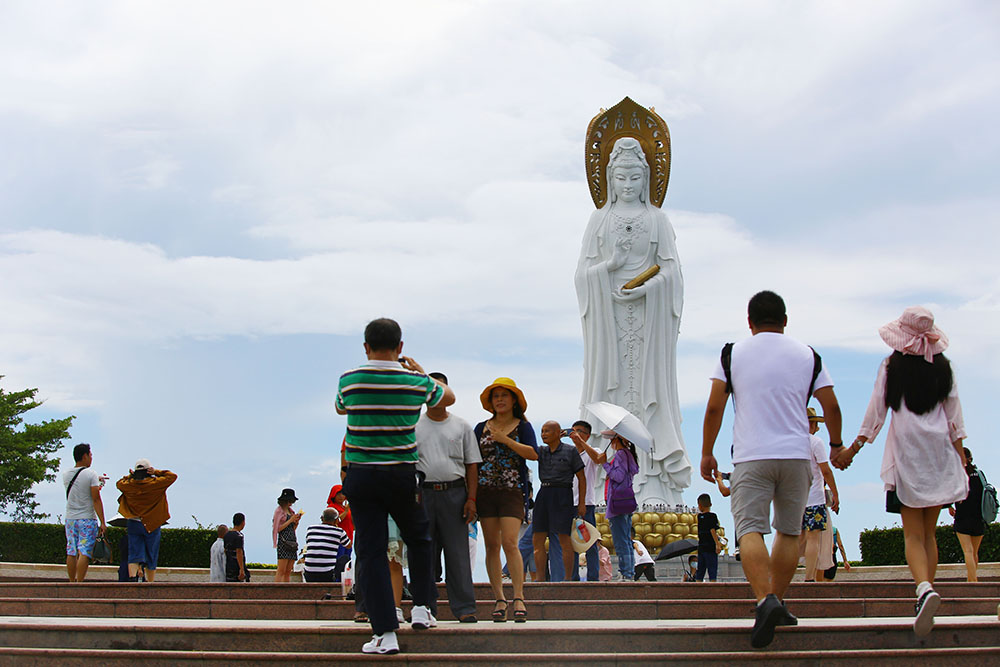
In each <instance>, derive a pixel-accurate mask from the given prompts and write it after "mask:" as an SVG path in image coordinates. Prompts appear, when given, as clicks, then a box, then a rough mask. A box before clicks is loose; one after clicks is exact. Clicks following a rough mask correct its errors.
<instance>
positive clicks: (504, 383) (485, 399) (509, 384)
mask: <svg viewBox="0 0 1000 667" xmlns="http://www.w3.org/2000/svg"><path fill="white" fill-rule="evenodd" d="M497 387H503V388H504V389H506V390H508V391H509V392H511V393H512V394H514V396H515V397H516V398H517V402H518V403H519V404H520V406H521V412H525V411H527V409H528V401H527V400H525V398H524V392H522V391H521V390H520V389H518V388H517V385H516V384H514V381H513V380H511V379H510V378H497V379H496V380H494V381H493V384H491V385H490V386H488V387H486V389H483V393H481V394H480V395H479V402H480V403H482V404H483V410H486V411H487V412H493V405H491V404H490V393H491V392H492V391H493V390H494V389H496V388H497Z"/></svg>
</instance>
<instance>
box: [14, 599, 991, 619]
mask: <svg viewBox="0 0 1000 667" xmlns="http://www.w3.org/2000/svg"><path fill="white" fill-rule="evenodd" d="M787 603H788V605H789V607H790V608H791V609H792V611H793V612H794V613H795V614H796V615H797V616H800V617H803V618H852V617H856V618H880V617H888V616H898V617H906V616H910V615H912V614H913V604H914V600H913V598H910V597H907V598H802V599H794V598H787ZM527 604H528V611H529V614H530V616H531V618H532V619H535V620H576V621H586V620H600V619H621V618H629V619H635V620H656V619H664V620H668V619H723V618H743V617H746V616H748V615H749V613H750V609H751V605H752V602H751V601H750V600H743V601H739V602H737V601H734V600H731V599H720V600H707V599H706V600H676V599H675V600H534V599H532V598H530V597H529V598H528V600H527ZM411 606H412V605H411V603H409V602H404V603H403V609H404V611H405V612H406V615H407V617H409V609H410V607H411ZM996 606H997V602H996V599H995V598H989V597H969V598H950V597H945V598H944V599H943V601H942V604H941V608H940V609H939V610H938V615H939V616H976V615H988V614H990V613H992V612H993V611H994V610H995V609H996ZM493 608H494V603H493V602H492V601H486V600H480V601H479V602H478V603H477V610H476V614H477V616H478V617H479V618H480V620H481V621H485V622H492V619H491V617H490V614H491V612H492V611H493ZM353 615H354V603H353V602H347V601H341V600H327V601H317V600H208V599H204V598H197V599H190V600H184V599H141V598H138V599H128V598H112V599H94V598H0V616H21V617H30V616H52V617H90V618H95V617H98V618H152V619H163V618H189V619H199V618H204V619H207V618H215V619H262V620H263V619H271V620H308V621H325V620H340V621H348V620H351V619H352V618H353ZM438 618H439V619H440V620H442V621H454V620H457V619H455V617H454V615H453V614H452V613H451V610H450V608H449V607H448V605H447V603H445V602H442V603H440V604H439V606H438Z"/></svg>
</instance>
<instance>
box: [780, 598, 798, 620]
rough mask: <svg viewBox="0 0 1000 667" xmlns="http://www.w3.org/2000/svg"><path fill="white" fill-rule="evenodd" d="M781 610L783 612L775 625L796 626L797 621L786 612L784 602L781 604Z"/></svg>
mask: <svg viewBox="0 0 1000 667" xmlns="http://www.w3.org/2000/svg"><path fill="white" fill-rule="evenodd" d="M781 610H782V611H783V612H784V613H783V614H782V616H781V618H779V619H778V623H777V625H798V624H799V619H798V618H796V617H795V616H793V615H792V612H790V611H788V605H787V604H785V603H784V602H782V603H781Z"/></svg>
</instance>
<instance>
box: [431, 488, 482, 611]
mask: <svg viewBox="0 0 1000 667" xmlns="http://www.w3.org/2000/svg"><path fill="white" fill-rule="evenodd" d="M467 497H468V494H467V492H466V490H465V487H461V486H460V487H455V488H454V489H445V490H444V491H434V490H432V489H423V503H424V511H425V512H426V513H427V520H428V522H429V523H430V534H431V540H432V542H433V543H434V554H435V561H436V563H435V564H436V565H439V564H440V562H441V560H440V556H439V554H440V553H441V551H444V581H445V586H446V587H447V589H448V606H449V607H451V613H452V614H454V615H455V618H461V617H462V616H467V615H469V614H475V613H476V593H475V590H474V589H473V587H472V560H471V559H470V556H469V524H467V523H465V519H464V518H463V517H462V509H463V508H464V507H465V499H466V498H467ZM431 611H432V612H433V613H434V615H437V600H435V601H434V603H433V605H432V606H431Z"/></svg>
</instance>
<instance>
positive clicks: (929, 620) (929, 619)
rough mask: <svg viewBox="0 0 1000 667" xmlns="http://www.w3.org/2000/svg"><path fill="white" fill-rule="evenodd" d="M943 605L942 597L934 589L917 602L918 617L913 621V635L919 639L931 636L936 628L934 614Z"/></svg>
mask: <svg viewBox="0 0 1000 667" xmlns="http://www.w3.org/2000/svg"><path fill="white" fill-rule="evenodd" d="M940 605H941V596H940V595H938V594H937V592H936V591H935V590H934V589H933V588H932V589H930V590H929V591H927V592H926V593H924V594H923V596H922V597H921V598H920V599H919V600H917V605H916V607H917V609H916V610H917V617H916V618H915V619H913V633H914V634H915V635H917V636H918V637H924V636H926V635H928V634H930V632H931V630H932V629H933V628H934V612H936V611H937V608H938V607H939V606H940Z"/></svg>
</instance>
